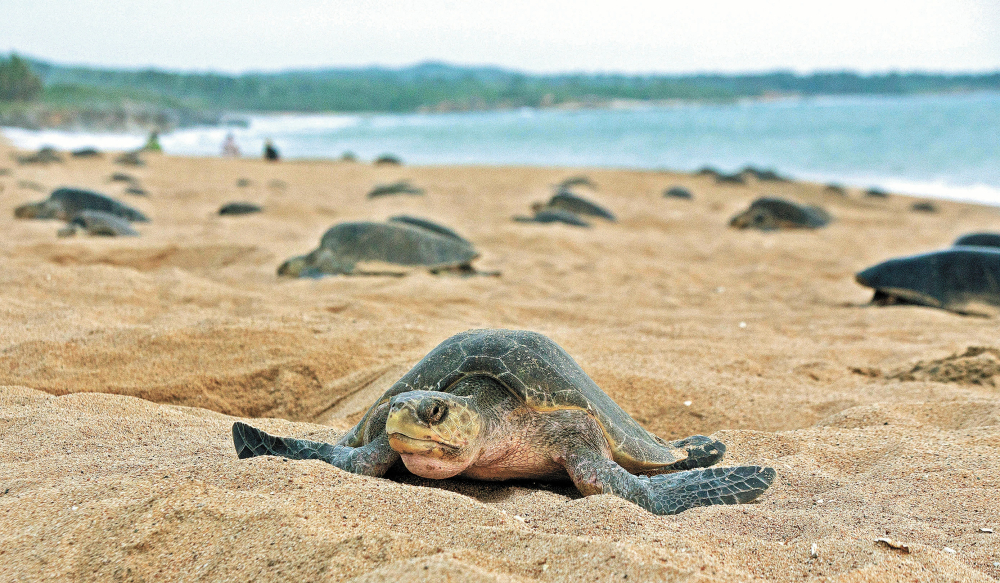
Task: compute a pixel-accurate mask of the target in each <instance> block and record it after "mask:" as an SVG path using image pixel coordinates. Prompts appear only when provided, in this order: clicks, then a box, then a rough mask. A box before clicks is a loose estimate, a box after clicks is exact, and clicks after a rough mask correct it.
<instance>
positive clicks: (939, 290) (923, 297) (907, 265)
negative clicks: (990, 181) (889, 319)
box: [855, 247, 1000, 314]
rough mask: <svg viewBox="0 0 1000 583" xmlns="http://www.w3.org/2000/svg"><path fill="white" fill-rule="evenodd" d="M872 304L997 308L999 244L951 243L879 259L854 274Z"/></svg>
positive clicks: (971, 311) (993, 310) (978, 310)
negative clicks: (868, 291) (937, 248)
mask: <svg viewBox="0 0 1000 583" xmlns="http://www.w3.org/2000/svg"><path fill="white" fill-rule="evenodd" d="M855 279H856V280H857V282H858V283H860V284H861V285H863V286H865V287H870V288H873V289H874V290H875V295H874V297H872V303H873V304H876V305H883V306H884V305H893V304H911V305H918V306H931V307H934V308H942V309H945V310H949V311H952V312H958V313H960V314H994V313H996V312H997V309H998V308H1000V249H991V248H989V247H953V248H951V249H946V250H944V251H934V252H932V253H924V254H921V255H913V256H911V257H901V258H897V259H890V260H888V261H883V262H882V263H879V264H878V265H875V266H873V267H869V268H868V269H865V270H864V271H862V272H860V273H858V274H857V276H855Z"/></svg>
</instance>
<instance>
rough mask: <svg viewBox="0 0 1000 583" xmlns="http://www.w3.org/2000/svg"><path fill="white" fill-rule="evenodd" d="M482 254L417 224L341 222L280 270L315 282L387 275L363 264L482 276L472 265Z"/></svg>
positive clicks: (462, 240)
mask: <svg viewBox="0 0 1000 583" xmlns="http://www.w3.org/2000/svg"><path fill="white" fill-rule="evenodd" d="M476 257H479V253H478V252H477V251H476V250H475V248H474V247H473V246H472V245H471V244H470V243H469V242H468V241H465V240H464V239H461V238H458V239H456V238H455V237H452V236H448V235H444V234H441V233H439V232H436V231H434V230H431V229H427V228H424V227H420V226H417V225H414V224H410V223H405V222H400V221H391V222H387V223H375V222H369V221H360V222H349V223H340V224H339V225H334V226H333V227H331V228H330V229H329V230H328V231H327V232H326V233H324V234H323V238H322V239H320V244H319V248H318V249H316V250H315V251H313V252H312V253H309V254H308V255H301V256H299V257H293V258H291V259H289V260H288V261H286V262H284V263H283V264H282V265H281V267H279V268H278V275H287V276H292V277H317V276H320V275H334V274H356V275H364V274H389V273H395V272H388V271H385V270H379V269H376V270H375V271H372V270H369V269H366V266H365V265H364V264H366V263H368V264H374V265H376V266H377V265H378V264H387V263H388V264H393V265H400V266H409V267H413V266H422V267H426V268H427V269H429V270H430V271H431V272H432V273H440V272H445V271H453V272H458V273H465V274H475V273H478V272H477V271H476V270H475V269H474V268H473V267H472V265H471V262H472V260H473V259H475V258H476Z"/></svg>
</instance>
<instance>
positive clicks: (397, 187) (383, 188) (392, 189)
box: [368, 180, 425, 198]
mask: <svg viewBox="0 0 1000 583" xmlns="http://www.w3.org/2000/svg"><path fill="white" fill-rule="evenodd" d="M424 192H425V190H424V189H423V188H419V187H417V186H413V184H412V183H410V181H409V180H400V181H398V182H393V183H392V184H379V185H377V186H375V188H373V189H371V191H370V192H369V193H368V198H378V197H380V196H390V195H393V194H412V195H422V194H424Z"/></svg>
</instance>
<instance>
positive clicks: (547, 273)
mask: <svg viewBox="0 0 1000 583" xmlns="http://www.w3.org/2000/svg"><path fill="white" fill-rule="evenodd" d="M13 153H14V150H12V149H11V147H9V146H6V145H0V169H7V170H8V172H6V173H3V172H0V232H3V233H4V236H3V237H2V238H0V524H2V528H0V581H37V580H41V579H46V580H48V579H55V580H85V581H112V580H114V581H118V580H121V581H153V580H160V581H196V580H198V581H229V580H233V581H249V580H253V581H345V580H351V581H383V580H384V581H617V580H628V581H706V582H707V581H793V580H794V581H799V580H821V581H845V582H847V581H850V582H855V581H886V582H888V581H904V580H905V581H993V580H996V578H998V577H1000V538H998V537H1000V533H998V532H995V531H998V530H1000V500H998V498H1000V388H998V383H1000V340H998V336H997V319H996V318H981V317H967V316H960V315H957V314H953V313H949V312H945V311H941V310H934V309H929V308H921V307H910V306H900V307H871V306H868V305H867V303H868V300H869V299H870V297H871V291H870V290H868V289H865V288H863V287H861V286H860V285H858V284H857V283H855V281H854V274H855V273H856V272H857V271H859V270H861V269H863V268H865V267H868V266H870V265H873V264H875V263H877V262H880V261H882V260H885V259H888V258H891V257H896V256H900V255H909V254H914V253H919V252H923V251H930V250H934V249H939V248H943V247H946V246H948V245H950V244H951V242H952V241H953V240H954V239H955V238H957V237H958V236H959V235H962V234H964V233H967V232H971V231H977V230H997V229H998V228H1000V209H998V208H994V207H985V206H976V205H971V204H963V203H957V202H948V201H940V202H936V203H935V204H936V205H937V207H938V212H935V213H922V212H914V211H912V210H911V209H910V206H911V204H912V203H913V202H914V199H912V198H907V197H904V196H899V195H893V196H890V197H889V198H887V199H876V198H866V197H864V196H863V195H862V193H861V192H860V191H857V190H850V191H849V192H848V193H847V196H841V195H837V194H834V193H831V192H828V191H825V190H824V188H823V186H822V185H818V184H807V183H796V182H790V183H775V182H757V181H754V180H750V181H748V183H747V184H745V185H726V184H721V185H720V184H716V182H715V181H714V180H713V179H711V178H710V177H703V176H694V175H690V174H671V173H666V172H647V171H644V172H640V171H625V170H607V169H581V168H517V167H496V168H494V167H466V166H462V167H410V166H405V165H404V166H398V167H397V166H373V165H371V164H367V163H348V162H333V161H294V162H281V163H277V164H274V163H267V162H264V161H261V160H250V159H238V160H237V159H211V158H204V159H199V158H180V157H169V156H162V155H153V154H147V155H145V158H146V161H147V165H146V166H145V167H142V168H128V167H123V166H120V165H118V164H115V163H113V161H112V160H113V158H114V156H112V155H105V156H104V157H103V158H99V159H73V158H69V157H67V160H66V161H65V162H63V163H54V164H50V165H47V166H39V165H18V164H16V163H15V162H14V160H13V159H12V158H11V155H12V154H13ZM779 170H780V168H779ZM116 172H125V173H128V174H131V175H133V176H134V177H135V178H136V179H137V180H138V183H139V184H141V185H142V187H143V188H144V189H146V190H147V191H148V193H149V194H148V196H134V195H129V194H125V193H124V190H125V186H126V185H124V184H123V183H119V182H110V181H109V177H110V176H111V175H112V174H113V173H116ZM577 175H585V176H587V177H589V178H590V179H591V180H592V181H593V182H594V183H595V184H596V189H595V190H589V189H587V188H580V189H579V192H580V193H581V194H584V195H585V196H587V197H589V198H591V199H593V200H595V201H598V202H600V203H601V204H603V205H605V206H607V207H608V208H610V209H611V210H613V211H614V212H615V213H616V214H617V215H618V218H619V221H618V222H617V223H607V222H602V221H597V220H595V221H594V226H593V228H590V229H582V228H575V227H571V226H564V225H535V224H523V223H516V222H513V221H511V216H512V215H518V214H526V213H527V212H528V211H529V206H530V205H531V203H532V202H535V201H542V200H545V199H547V198H548V196H550V195H551V192H552V185H554V184H556V183H558V182H560V181H561V180H564V179H566V178H568V177H571V176H577ZM401 179H407V180H410V181H411V182H412V183H413V184H414V185H416V186H419V187H421V188H424V189H426V194H424V195H423V196H388V197H382V198H379V199H375V200H368V199H367V198H366V196H365V195H366V193H367V192H368V191H369V190H370V189H371V188H372V187H373V186H375V185H376V184H384V183H389V182H394V181H397V180H401ZM241 180H245V181H248V183H249V184H248V185H247V186H238V185H237V184H238V181H241ZM244 183H245V182H244ZM675 185H680V186H685V187H687V188H689V189H690V190H691V191H692V192H693V193H694V199H693V200H680V199H670V198H664V197H663V196H662V192H663V190H664V189H665V188H668V187H671V186H675ZM60 186H74V187H81V188H88V189H93V190H97V191H99V192H103V193H105V194H107V195H109V196H112V197H114V198H117V199H118V200H121V201H123V202H126V203H128V204H130V205H132V206H134V207H136V208H138V209H140V210H142V211H143V212H144V213H146V214H148V215H149V216H150V217H151V219H152V221H151V222H150V223H147V224H138V225H136V228H137V230H139V231H140V233H141V236H140V237H138V238H117V239H114V238H97V237H87V236H77V237H75V238H65V239H64V238H57V236H56V231H57V230H58V229H59V227H60V226H61V225H62V224H61V223H60V222H58V221H33V220H18V219H15V218H13V208H14V207H16V206H17V205H20V204H23V203H25V202H30V201H35V200H40V199H43V198H45V197H47V196H48V194H49V192H51V191H52V190H53V189H55V188H57V187H60ZM762 195H776V196H783V197H787V198H790V199H793V200H796V201H799V202H802V203H807V204H815V205H819V206H822V207H823V208H825V209H826V210H827V211H829V213H830V214H831V215H832V216H833V217H834V220H833V222H832V223H831V224H830V225H829V226H828V227H826V228H823V229H818V230H814V231H784V232H770V233H761V232H757V231H739V230H735V229H731V228H730V227H728V226H727V223H728V220H729V218H730V217H731V216H732V215H733V214H735V213H737V212H739V211H741V210H743V209H744V208H746V206H747V205H748V204H749V203H750V202H751V201H752V200H754V199H755V198H757V197H759V196H762ZM229 201H248V202H252V203H256V204H260V205H262V206H263V207H264V212H263V213H260V214H255V215H250V216H243V217H220V216H218V215H217V214H216V211H217V210H218V208H219V207H220V206H221V205H222V204H223V203H226V202H229ZM396 214H409V215H413V216H418V217H424V218H428V219H432V220H435V221H437V222H440V223H443V224H445V225H448V226H450V227H452V228H454V229H455V230H456V231H458V232H459V233H461V234H462V235H463V236H465V237H466V238H468V239H469V240H471V241H472V242H473V243H475V245H476V247H477V248H478V249H479V251H480V252H481V257H480V258H478V259H477V260H476V261H475V266H476V267H477V268H479V269H481V270H484V271H499V272H501V276H500V277H458V276H448V275H442V276H435V275H431V274H429V273H427V272H424V271H419V270H415V271H413V272H412V273H410V274H408V275H406V276H404V277H384V276H383V277H348V276H334V277H326V278H322V279H299V280H292V279H286V278H278V277H277V276H276V273H275V272H276V269H277V267H278V265H280V264H281V262H282V261H284V260H285V259H287V258H289V257H291V256H293V255H300V254H303V253H307V252H309V251H310V250H312V249H314V248H315V247H316V245H317V244H318V241H319V238H320V236H321V235H322V234H323V232H324V231H325V230H326V229H327V228H329V227H330V226H332V225H333V224H336V223H338V222H341V221H349V220H368V219H374V220H382V219H385V218H388V217H390V216H393V215H396ZM471 328H516V329H528V330H534V331H537V332H541V333H543V334H545V335H546V336H548V337H550V338H552V339H553V340H554V341H556V342H557V343H558V344H559V345H561V346H562V347H563V348H564V349H566V351H567V352H568V353H569V354H570V355H572V356H573V357H574V358H575V359H576V360H577V362H578V363H579V364H580V365H581V367H582V368H583V369H584V370H585V371H586V372H587V373H588V374H589V375H590V376H591V377H592V378H593V379H594V380H595V381H596V382H597V384H598V385H600V386H601V387H602V388H603V389H604V391H605V392H607V393H608V394H609V395H610V396H611V397H612V398H613V399H614V400H615V401H616V402H617V403H618V404H620V405H621V406H622V407H623V408H624V409H625V410H626V411H627V412H628V413H630V414H631V415H632V416H633V417H634V418H635V419H636V420H637V421H639V422H640V423H641V424H642V425H643V426H644V427H645V428H647V429H649V430H650V431H652V432H654V433H656V434H657V435H659V436H661V437H664V438H670V439H678V438H682V437H685V436H688V435H692V434H705V435H712V436H714V437H716V438H718V439H720V440H722V441H723V442H724V443H725V444H726V445H727V447H728V450H727V453H726V456H725V459H724V460H723V462H722V465H737V464H761V465H769V466H772V467H774V468H775V469H776V470H777V472H778V479H777V480H776V482H775V483H774V485H773V486H772V487H771V488H770V489H769V490H768V491H767V493H765V495H764V496H762V497H761V498H760V499H759V500H758V501H757V502H755V503H752V504H746V505H740V506H712V507H704V508H697V509H693V510H689V511H687V512H684V513H681V514H679V515H675V516H654V515H652V514H650V513H648V512H646V511H644V510H642V509H641V508H639V507H638V506H635V505H633V504H631V503H629V502H626V501H624V500H621V499H619V498H616V497H613V496H610V495H602V496H592V497H586V498H585V497H581V496H580V495H579V493H578V492H577V491H576V489H575V488H574V487H573V486H572V484H568V483H555V484H549V483H536V482H532V481H526V482H525V481H521V482H501V483H485V482H476V481H471V480H461V479H451V480H444V481H433V480H425V479H420V478H416V477H414V476H412V475H409V474H407V473H406V472H405V471H394V472H393V473H391V474H390V475H389V476H388V477H387V478H385V479H381V478H370V477H362V476H356V475H353V474H349V473H347V472H344V471H341V470H339V469H337V468H334V467H332V466H330V465H328V464H324V463H322V462H319V461H287V460H282V459H277V458H273V457H262V458H253V459H249V460H239V459H237V457H236V454H235V451H234V449H233V444H232V437H231V434H230V427H231V426H232V423H233V421H235V420H237V419H242V420H246V421H247V422H249V423H252V424H254V425H256V426H258V427H261V428H263V429H265V430H267V431H270V432H272V433H277V434H282V435H292V436H297V437H308V438H310V439H314V440H323V441H335V440H336V439H338V438H339V436H341V435H343V433H344V432H345V431H347V430H348V429H349V428H350V427H351V426H352V425H353V424H354V423H356V422H357V421H358V420H359V419H360V417H361V416H362V415H363V413H364V412H365V410H366V409H367V407H368V406H369V405H370V404H371V403H372V402H373V401H374V400H375V399H376V398H377V397H378V396H379V395H381V393H382V392H383V391H384V390H385V389H386V388H387V387H388V386H389V385H391V384H392V383H393V382H394V381H395V380H396V379H398V378H399V376H401V375H402V374H403V373H404V372H406V371H407V370H408V369H409V368H410V367H411V366H412V365H413V364H415V363H416V362H417V361H418V360H419V359H420V358H421V357H423V356H424V355H425V354H426V353H427V352H428V351H430V350H431V349H432V348H434V347H435V346H436V345H438V344H439V343H440V342H441V341H443V340H444V339H446V338H448V337H449V336H451V335H453V334H455V333H458V332H461V331H464V330H468V329H471ZM970 348H972V349H974V350H969V349H970ZM979 348H982V349H983V350H979ZM878 539H889V541H890V542H884V541H883V542H878Z"/></svg>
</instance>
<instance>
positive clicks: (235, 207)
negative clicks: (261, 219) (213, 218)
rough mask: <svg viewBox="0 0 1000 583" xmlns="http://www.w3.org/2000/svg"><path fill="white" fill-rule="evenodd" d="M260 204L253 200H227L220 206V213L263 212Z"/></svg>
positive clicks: (250, 213) (249, 213) (248, 213)
mask: <svg viewBox="0 0 1000 583" xmlns="http://www.w3.org/2000/svg"><path fill="white" fill-rule="evenodd" d="M263 210H264V209H263V208H261V206H260V205H256V204H254V203H252V202H227V203H226V204H224V205H222V207H221V208H219V214H220V215H252V214H254V213H259V212H262V211H263Z"/></svg>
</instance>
